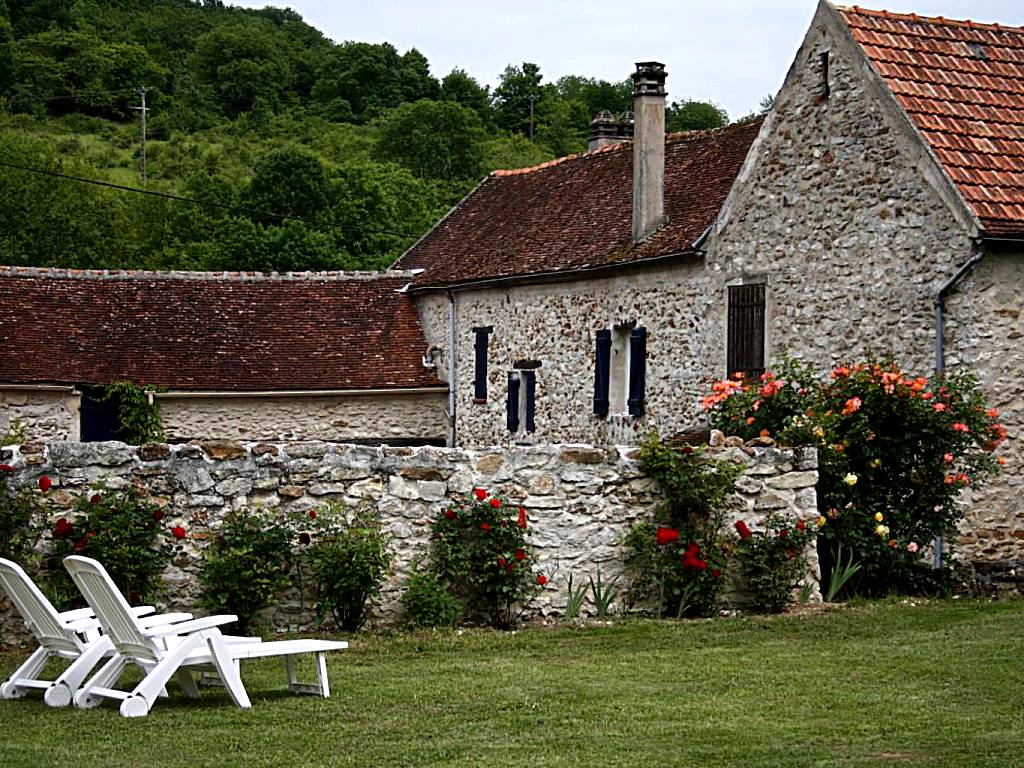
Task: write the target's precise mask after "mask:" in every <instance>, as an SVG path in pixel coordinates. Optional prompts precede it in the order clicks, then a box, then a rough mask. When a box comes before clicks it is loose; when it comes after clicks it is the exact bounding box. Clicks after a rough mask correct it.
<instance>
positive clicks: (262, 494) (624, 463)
mask: <svg viewBox="0 0 1024 768" xmlns="http://www.w3.org/2000/svg"><path fill="white" fill-rule="evenodd" d="M712 450H714V451H715V452H716V454H717V455H719V456H721V457H723V458H730V459H735V460H737V461H739V462H741V463H742V464H743V465H744V467H745V469H744V474H743V475H742V477H741V478H740V481H739V482H738V483H737V492H736V494H735V495H734V496H733V497H732V499H731V500H730V513H731V514H732V515H733V516H734V517H736V518H737V519H738V518H740V517H742V518H743V519H745V520H747V521H748V522H754V521H756V519H757V518H758V517H760V516H761V515H763V514H764V513H765V511H767V510H785V511H789V512H791V513H793V514H795V515H798V516H800V517H801V518H803V519H806V520H810V519H814V518H815V517H817V509H816V494H815V483H816V482H817V455H816V453H815V452H814V451H813V450H809V451H806V452H804V451H796V452H794V451H790V450H778V449H775V448H772V447H757V448H754V447H731V448H721V449H712ZM0 460H2V461H4V462H6V463H10V464H12V465H13V466H14V467H15V472H14V474H13V475H12V476H11V477H12V479H13V482H14V483H15V484H18V485H32V484H34V483H36V481H37V479H38V478H39V476H41V475H43V474H45V475H47V476H48V477H50V478H51V479H52V480H53V482H54V486H53V488H52V489H51V490H50V492H49V495H48V500H49V503H50V505H51V509H52V511H51V519H50V520H49V521H48V523H50V524H51V525H52V524H53V523H55V522H56V520H57V519H58V518H59V517H61V516H62V515H64V514H67V512H68V510H70V508H71V507H72V506H73V504H74V502H75V499H76V498H77V497H78V496H80V495H81V494H85V493H90V492H91V491H90V488H91V486H93V485H94V484H96V483H100V482H102V483H104V484H105V485H106V486H107V487H110V488H118V487H124V486H126V485H128V484H133V485H136V486H138V487H140V488H143V489H145V490H146V491H147V492H148V493H149V494H150V495H151V496H153V497H154V498H155V499H156V500H157V501H158V502H159V503H161V504H163V505H164V509H165V510H166V515H167V516H166V518H165V522H166V523H167V524H168V526H174V525H182V526H183V527H184V528H185V529H186V530H187V531H188V538H187V539H186V551H187V554H186V555H185V556H183V557H179V558H177V559H175V561H174V563H173V564H172V566H171V567H169V568H168V570H167V572H166V575H165V580H166V581H167V584H168V586H169V587H170V589H169V590H168V598H167V600H168V605H169V607H172V608H189V609H194V608H196V607H197V605H198V602H197V599H198V597H199V594H200V592H199V586H198V582H197V572H198V569H199V565H200V562H201V558H202V553H203V550H204V549H205V548H206V546H208V542H209V536H210V534H211V532H212V531H214V530H216V528H217V527H218V526H219V525H220V522H221V521H222V520H223V518H224V515H225V514H226V513H227V512H228V511H229V510H231V509H237V508H241V507H246V506H248V507H263V508H265V509H266V510H267V512H268V516H269V515H271V514H274V513H276V511H278V510H287V511H296V512H300V513H301V512H307V511H308V510H311V509H316V510H322V509H323V508H324V507H325V506H326V505H327V504H329V503H336V504H341V505H344V506H346V507H356V506H359V505H370V506H371V507H372V508H373V509H375V510H376V511H377V513H378V514H379V516H380V520H381V523H382V526H383V529H384V530H385V531H386V533H387V535H388V537H389V539H390V543H389V547H390V550H391V551H392V553H393V554H394V556H395V560H394V567H393V570H392V572H391V574H390V577H389V580H388V582H387V584H386V585H385V587H384V590H383V593H382V595H381V597H380V599H379V601H378V602H377V604H376V605H375V609H374V614H373V621H374V623H377V624H392V623H394V622H395V621H396V620H397V618H398V615H399V611H400V608H399V603H398V601H399V598H400V595H401V592H402V589H403V587H404V584H405V581H406V579H407V577H408V575H409V570H410V567H411V565H412V563H413V561H414V560H415V559H416V558H417V557H419V556H422V555H424V554H425V553H426V552H427V547H428V544H429V537H430V524H431V521H432V520H433V519H434V518H435V517H436V515H438V514H439V513H440V511H441V510H443V509H445V508H446V507H447V505H449V504H450V503H451V502H452V501H453V500H456V499H463V498H465V497H466V496H467V495H468V494H469V493H470V492H471V491H472V489H473V488H475V487H484V488H487V489H490V490H492V491H494V492H496V493H500V494H501V495H503V496H505V497H506V498H507V499H509V500H510V501H518V502H519V503H520V504H521V505H522V506H523V507H525V508H526V510H527V513H528V515H529V520H530V526H531V532H530V541H531V543H532V545H533V546H535V547H536V549H537V554H538V565H537V567H538V569H539V570H540V571H542V572H544V573H545V574H546V575H548V577H549V578H550V579H551V581H550V584H549V586H548V588H547V589H546V590H545V591H544V592H543V593H542V595H541V597H540V598H539V599H538V600H537V602H536V605H535V612H536V614H537V615H540V616H547V615H557V614H559V613H560V612H561V611H562V609H563V608H564V606H565V601H566V594H565V579H566V577H567V576H568V575H569V574H570V573H573V574H574V575H575V578H576V583H580V579H583V580H584V581H585V579H586V576H587V575H592V574H595V573H596V571H597V568H598V567H600V568H601V573H602V575H603V576H605V577H608V578H611V577H613V576H614V575H615V574H617V573H620V572H621V570H622V554H623V553H622V550H621V547H620V546H619V543H618V542H619V540H620V538H621V537H622V535H623V534H624V533H625V532H626V531H627V530H628V528H629V526H630V525H631V524H632V523H633V522H634V521H637V520H639V519H643V518H645V517H647V516H649V515H650V514H651V513H652V510H653V508H654V506H655V504H656V503H657V493H656V491H655V488H654V484H653V482H652V481H651V480H649V479H648V478H646V477H645V476H644V475H643V474H642V473H641V472H640V469H639V466H638V464H637V461H636V459H635V456H634V450H633V449H628V448H621V449H620V448H603V447H593V446H585V445H552V446H543V447H518V448H486V449H479V450H469V449H466V450H463V449H454V450H453V449H447V448H430V447H424V448H386V447H376V448H374V447H367V446H355V445H334V444H328V443H319V442H311V443H244V444H242V443H233V442H227V441H211V442H206V443H197V444H188V445H147V446H141V447H134V446H128V445H124V444H123V443H51V444H49V445H47V446H41V445H36V446H21V447H20V448H17V447H16V448H7V449H3V452H2V453H0ZM813 566H814V569H815V571H816V568H817V564H816V561H815V562H814V564H813ZM812 586H813V587H814V589H815V594H816V595H818V596H819V597H820V593H817V592H816V589H817V586H816V573H815V581H814V583H813V585H812ZM292 597H293V598H294V597H295V596H294V595H293V596H292ZM268 618H269V619H270V620H271V621H272V622H273V623H274V624H275V625H276V626H294V625H304V624H309V623H310V622H311V621H312V616H311V615H310V614H309V613H308V612H307V613H306V614H304V615H303V614H301V613H300V612H299V606H298V604H297V601H296V600H295V599H292V600H288V601H285V602H284V603H283V604H282V605H280V606H279V607H278V608H277V609H275V610H273V611H271V612H270V615H269V616H268ZM17 625H18V622H17V621H16V620H12V619H11V618H10V616H8V620H7V622H6V626H3V622H2V621H0V628H3V629H4V635H3V637H5V638H8V639H9V638H10V637H12V636H13V632H14V628H15V627H16V626H17Z"/></svg>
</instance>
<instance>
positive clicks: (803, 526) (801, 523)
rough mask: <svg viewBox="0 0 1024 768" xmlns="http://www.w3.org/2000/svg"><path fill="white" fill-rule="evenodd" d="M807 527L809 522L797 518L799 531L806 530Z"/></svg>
mask: <svg viewBox="0 0 1024 768" xmlns="http://www.w3.org/2000/svg"><path fill="white" fill-rule="evenodd" d="M806 528H807V523H805V522H804V521H803V520H797V521H796V529H797V530H798V531H802V530H805V529H806Z"/></svg>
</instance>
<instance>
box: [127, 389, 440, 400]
mask: <svg viewBox="0 0 1024 768" xmlns="http://www.w3.org/2000/svg"><path fill="white" fill-rule="evenodd" d="M447 390H448V388H447V387H396V388H395V389H275V390H264V391H249V392H224V391H191V390H190V391H180V390H179V391H171V392H147V393H146V394H148V395H149V401H150V402H151V403H152V402H153V400H193V399H198V398H216V399H219V400H230V399H235V398H264V397H366V396H377V395H430V394H440V393H444V392H446V391H447Z"/></svg>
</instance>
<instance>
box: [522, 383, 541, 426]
mask: <svg viewBox="0 0 1024 768" xmlns="http://www.w3.org/2000/svg"><path fill="white" fill-rule="evenodd" d="M522 375H523V377H524V378H525V379H526V432H527V433H532V432H533V429H534V425H533V415H534V410H535V409H534V399H535V397H536V395H537V374H536V373H535V372H534V371H523V373H522Z"/></svg>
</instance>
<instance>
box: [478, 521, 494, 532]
mask: <svg viewBox="0 0 1024 768" xmlns="http://www.w3.org/2000/svg"><path fill="white" fill-rule="evenodd" d="M480 530H481V531H489V530H491V524H490V523H480Z"/></svg>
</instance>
